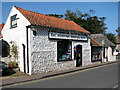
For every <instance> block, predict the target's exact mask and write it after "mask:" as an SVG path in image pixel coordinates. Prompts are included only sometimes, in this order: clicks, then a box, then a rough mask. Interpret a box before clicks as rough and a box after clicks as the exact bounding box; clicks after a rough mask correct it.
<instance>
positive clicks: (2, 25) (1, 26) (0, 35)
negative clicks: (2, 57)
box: [0, 24, 5, 38]
mask: <svg viewBox="0 0 120 90" xmlns="http://www.w3.org/2000/svg"><path fill="white" fill-rule="evenodd" d="M4 25H5V24H0V38H2V37H3V36H2V34H1V31H2V29H3V27H4Z"/></svg>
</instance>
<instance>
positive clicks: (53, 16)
mask: <svg viewBox="0 0 120 90" xmlns="http://www.w3.org/2000/svg"><path fill="white" fill-rule="evenodd" d="M14 7H15V8H16V9H17V8H20V7H16V6H14ZM20 9H23V8H20ZM23 10H26V9H23ZM26 11H29V12H32V13H37V14H41V15H45V14H42V13H38V12H34V11H30V10H26ZM45 16H47V17H53V18H57V19H62V18H58V17H54V16H48V15H45ZM62 20H65V21H70V22H74V21H71V20H66V19H62ZM74 23H75V22H74Z"/></svg>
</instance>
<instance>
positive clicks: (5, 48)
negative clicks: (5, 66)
mask: <svg viewBox="0 0 120 90" xmlns="http://www.w3.org/2000/svg"><path fill="white" fill-rule="evenodd" d="M9 47H10V45H9V44H8V43H7V42H6V41H4V40H3V39H2V40H0V56H1V57H7V56H8V55H9Z"/></svg>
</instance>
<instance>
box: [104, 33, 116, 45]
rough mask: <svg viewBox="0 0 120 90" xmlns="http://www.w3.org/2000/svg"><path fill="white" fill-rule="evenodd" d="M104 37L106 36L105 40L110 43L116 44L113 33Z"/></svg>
mask: <svg viewBox="0 0 120 90" xmlns="http://www.w3.org/2000/svg"><path fill="white" fill-rule="evenodd" d="M106 35H107V38H108V39H109V40H110V41H111V42H113V43H115V42H116V38H115V34H113V33H107V34H106Z"/></svg>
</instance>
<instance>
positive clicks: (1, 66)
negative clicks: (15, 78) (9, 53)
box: [0, 61, 8, 75]
mask: <svg viewBox="0 0 120 90" xmlns="http://www.w3.org/2000/svg"><path fill="white" fill-rule="evenodd" d="M7 72H8V65H7V64H6V63H5V62H3V61H0V75H2V74H5V73H7Z"/></svg>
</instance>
